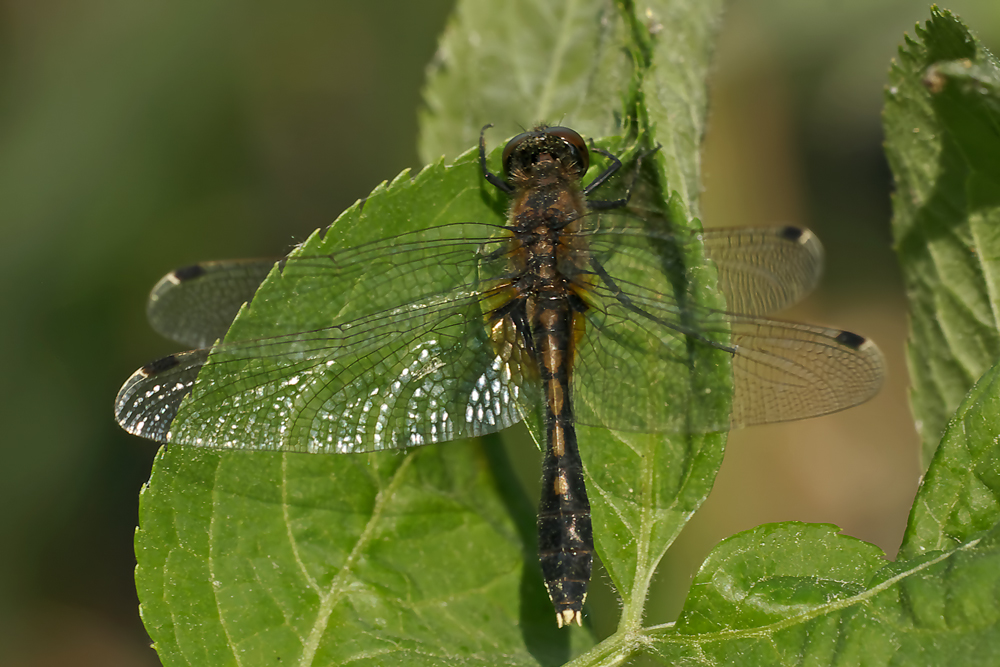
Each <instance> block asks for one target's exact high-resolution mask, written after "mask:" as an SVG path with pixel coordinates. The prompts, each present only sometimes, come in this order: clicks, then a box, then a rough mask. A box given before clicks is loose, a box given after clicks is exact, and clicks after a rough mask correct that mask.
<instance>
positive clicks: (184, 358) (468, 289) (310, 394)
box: [117, 224, 537, 453]
mask: <svg viewBox="0 0 1000 667" xmlns="http://www.w3.org/2000/svg"><path fill="white" fill-rule="evenodd" d="M491 233H492V229H491V228H490V227H489V226H485V225H472V224H469V225H448V226H445V227H441V228H435V229H431V230H424V231H422V232H417V233H413V234H406V235H402V236H399V237H395V238H393V239H386V240H383V241H379V242H376V243H372V244H367V245H365V246H359V247H357V248H352V249H350V250H347V251H344V252H343V253H336V254H334V255H329V256H312V257H309V256H305V257H295V256H293V257H291V258H290V259H289V261H288V262H287V263H286V264H285V266H284V269H283V270H282V271H281V272H275V273H273V274H272V275H271V277H270V278H269V279H268V283H267V284H266V285H265V286H263V287H262V289H261V291H260V292H258V295H257V297H256V298H255V299H254V301H253V303H252V305H251V306H250V310H251V311H257V312H256V313H253V319H252V320H250V321H252V323H253V327H252V331H253V332H254V333H255V334H257V333H265V334H267V336H266V337H264V338H254V339H252V340H241V339H240V337H241V336H243V335H244V334H245V333H246V332H247V331H250V329H249V328H247V327H244V326H242V325H241V321H242V318H241V319H240V320H238V321H237V322H236V323H235V324H234V326H233V329H231V331H230V334H229V335H228V336H227V339H226V341H225V343H224V344H222V345H219V346H216V347H215V348H212V349H211V351H210V352H209V351H204V350H201V351H194V352H190V353H185V354H182V355H175V356H174V357H173V358H168V359H173V361H163V362H160V363H159V364H158V365H157V364H152V365H150V366H147V367H145V368H143V369H140V370H139V371H137V373H136V374H135V375H133V377H132V378H130V379H129V381H128V382H127V383H126V384H125V386H124V387H123V388H122V390H121V392H120V393H119V398H118V403H117V406H118V407H117V413H118V419H119V422H120V423H121V424H122V425H123V426H124V427H125V428H126V429H127V430H129V431H131V432H133V433H136V434H138V435H141V436H143V437H147V438H152V439H154V440H160V441H164V442H174V443H181V444H190V445H201V446H209V447H223V448H238V449H262V450H264V449H266V450H280V451H309V452H338V453H339V452H361V451H375V450H381V449H393V448H400V447H407V446H414V445H420V444H427V443H431V442H441V441H445V440H452V439H456V438H462V437H469V436H476V435H481V434H484V433H490V432H493V431H497V430H499V429H502V428H505V427H507V426H510V425H512V424H514V423H517V422H518V421H519V420H520V414H521V413H520V409H519V407H518V405H517V403H518V401H519V400H521V401H525V400H527V401H529V403H530V401H533V400H537V399H536V397H530V398H529V397H526V395H525V393H524V390H522V389H521V388H520V386H519V384H520V383H521V382H522V378H521V377H520V372H521V369H520V367H519V366H518V364H517V361H516V360H514V361H511V358H510V356H509V355H505V354H504V353H503V351H502V346H497V345H496V344H495V343H494V342H493V341H491V340H490V338H489V336H488V334H487V330H486V327H485V326H484V323H483V312H482V307H481V305H480V302H479V300H480V298H481V294H480V292H479V291H478V289H477V285H478V282H479V281H478V278H477V275H476V274H477V267H478V263H479V259H480V255H481V247H482V244H483V243H485V242H486V241H487V239H488V238H489V235H490V234H491ZM306 251H307V249H304V252H306ZM283 298H288V299H291V301H290V302H289V303H283V302H282V299H283ZM289 331H292V332H293V333H289ZM175 362H176V363H175ZM195 377H197V380H196V381H195V379H194V378H195ZM529 391H530V390H529Z"/></svg>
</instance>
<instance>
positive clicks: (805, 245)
mask: <svg viewBox="0 0 1000 667" xmlns="http://www.w3.org/2000/svg"><path fill="white" fill-rule="evenodd" d="M592 217H593V222H592V223H591V231H590V232H588V234H589V238H588V242H589V244H590V246H591V248H592V252H593V254H594V257H595V258H596V259H597V260H598V261H600V262H602V263H604V264H610V263H611V261H612V259H611V258H612V256H614V255H624V256H626V257H628V256H633V257H634V258H635V259H634V261H635V262H636V263H638V264H640V265H646V266H650V267H655V270H656V271H658V272H660V273H664V274H666V275H668V276H670V275H673V276H683V275H684V271H685V267H684V266H683V263H682V262H683V260H682V258H683V257H686V256H689V253H687V252H685V250H684V249H685V248H686V247H687V246H690V245H693V244H701V245H702V246H703V248H704V253H705V256H706V257H708V259H710V260H712V262H713V263H714V264H715V267H716V270H717V272H718V276H717V278H718V288H719V290H721V291H722V294H723V296H724V297H725V299H726V304H727V309H728V310H729V311H731V312H734V313H743V314H746V315H766V314H769V313H775V312H778V311H780V310H783V309H785V308H788V307H789V306H792V305H794V304H795V303H797V302H799V301H800V300H801V299H803V298H804V297H805V296H806V295H807V294H809V293H810V292H811V291H812V290H813V289H814V288H815V287H816V285H817V284H818V282H819V278H820V275H821V274H822V271H823V246H822V244H821V243H820V242H819V239H818V238H817V237H816V236H815V235H814V234H813V233H812V232H810V231H809V230H807V229H800V228H798V227H789V226H785V227H732V228H728V227H726V228H715V229H706V230H705V231H703V232H700V233H698V234H696V235H691V234H688V233H686V232H685V233H680V234H675V233H672V232H671V231H669V223H668V222H667V221H666V219H665V218H663V217H662V216H655V214H652V213H644V214H643V215H639V214H638V213H637V212H636V210H634V209H624V210H621V211H609V212H604V213H600V214H599V215H598V214H592ZM650 248H658V249H660V250H662V251H663V252H662V253H661V254H659V255H658V256H656V257H655V258H653V257H650ZM612 275H614V272H612Z"/></svg>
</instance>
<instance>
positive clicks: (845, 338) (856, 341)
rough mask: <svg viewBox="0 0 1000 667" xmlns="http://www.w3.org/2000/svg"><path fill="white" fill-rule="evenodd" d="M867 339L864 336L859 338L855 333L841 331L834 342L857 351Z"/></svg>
mask: <svg viewBox="0 0 1000 667" xmlns="http://www.w3.org/2000/svg"><path fill="white" fill-rule="evenodd" d="M866 340H867V338H865V337H864V336H859V335H858V334H856V333H851V332H850V331H841V332H840V333H839V334H837V338H836V341H837V342H838V343H843V344H844V345H846V346H847V347H849V348H851V349H854V350H857V349H858V348H860V347H861V346H862V345H864V343H865V341H866Z"/></svg>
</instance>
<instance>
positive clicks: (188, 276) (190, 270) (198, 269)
mask: <svg viewBox="0 0 1000 667" xmlns="http://www.w3.org/2000/svg"><path fill="white" fill-rule="evenodd" d="M203 275H205V269H203V268H202V266H201V264H192V265H191V266H185V267H182V268H180V269H177V270H176V271H174V278H176V279H177V282H179V283H182V282H184V281H186V280H194V279H195V278H200V277H201V276H203Z"/></svg>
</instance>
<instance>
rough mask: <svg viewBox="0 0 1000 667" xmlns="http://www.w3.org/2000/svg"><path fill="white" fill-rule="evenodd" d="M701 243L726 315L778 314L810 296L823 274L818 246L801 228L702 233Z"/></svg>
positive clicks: (751, 228) (727, 230) (740, 229)
mask: <svg viewBox="0 0 1000 667" xmlns="http://www.w3.org/2000/svg"><path fill="white" fill-rule="evenodd" d="M702 241H703V243H704V246H705V255H706V256H707V257H708V258H709V259H710V260H712V261H713V262H714V263H715V267H716V269H717V270H718V280H719V289H720V290H721V291H722V294H723V296H725V298H726V308H727V310H729V311H730V312H734V313H744V314H746V315H767V314H768V313H776V312H778V311H779V310H784V309H785V308H788V307H789V306H792V305H794V304H796V303H798V302H799V301H801V300H802V299H803V298H805V296H806V295H808V294H809V293H810V292H812V291H813V289H815V287H816V285H817V284H818V283H819V278H820V275H821V274H822V272H823V246H822V244H821V243H820V242H819V239H818V238H817V237H816V235H815V234H813V233H812V232H810V231H809V230H807V229H800V228H798V227H761V228H755V227H746V228H735V229H707V230H705V231H704V233H703V234H702Z"/></svg>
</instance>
